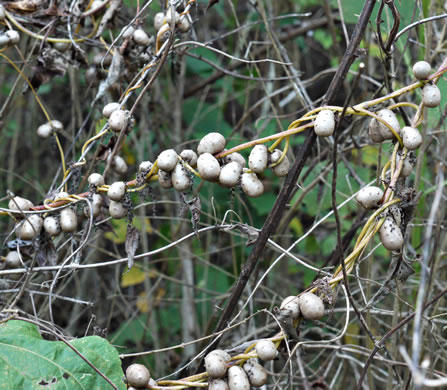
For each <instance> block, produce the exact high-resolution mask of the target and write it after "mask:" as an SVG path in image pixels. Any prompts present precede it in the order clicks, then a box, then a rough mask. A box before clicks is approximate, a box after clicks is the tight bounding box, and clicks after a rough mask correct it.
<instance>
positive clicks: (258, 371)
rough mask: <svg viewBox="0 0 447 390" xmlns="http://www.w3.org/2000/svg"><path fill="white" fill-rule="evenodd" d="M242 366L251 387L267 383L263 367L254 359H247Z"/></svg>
mask: <svg viewBox="0 0 447 390" xmlns="http://www.w3.org/2000/svg"><path fill="white" fill-rule="evenodd" d="M243 368H244V371H245V373H246V374H247V377H248V380H249V381H250V385H252V386H253V387H261V386H264V385H265V384H266V383H267V379H268V377H267V372H266V371H265V369H264V367H262V366H261V365H260V364H259V363H258V362H257V361H255V360H254V359H250V360H247V362H246V363H245V364H244V366H243Z"/></svg>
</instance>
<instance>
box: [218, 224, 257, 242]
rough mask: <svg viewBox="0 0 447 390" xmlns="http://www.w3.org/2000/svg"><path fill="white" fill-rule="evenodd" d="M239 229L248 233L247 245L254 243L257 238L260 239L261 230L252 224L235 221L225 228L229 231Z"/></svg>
mask: <svg viewBox="0 0 447 390" xmlns="http://www.w3.org/2000/svg"><path fill="white" fill-rule="evenodd" d="M234 229H236V230H239V231H240V232H242V233H244V234H246V235H247V237H248V238H247V242H246V243H245V245H246V246H249V245H252V244H254V243H255V242H256V240H257V239H258V236H259V231H258V230H257V229H255V228H254V227H252V226H249V225H247V224H245V223H235V224H233V225H231V226H228V227H226V228H224V229H223V230H224V231H226V232H228V231H230V230H234Z"/></svg>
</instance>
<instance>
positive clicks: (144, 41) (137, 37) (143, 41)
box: [132, 29, 150, 46]
mask: <svg viewBox="0 0 447 390" xmlns="http://www.w3.org/2000/svg"><path fill="white" fill-rule="evenodd" d="M132 38H133V40H134V42H135V43H136V44H137V45H138V46H147V45H149V42H150V39H149V36H148V35H147V34H146V32H145V31H144V30H142V29H138V30H135V31H134V33H133V36H132Z"/></svg>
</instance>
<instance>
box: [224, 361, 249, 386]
mask: <svg viewBox="0 0 447 390" xmlns="http://www.w3.org/2000/svg"><path fill="white" fill-rule="evenodd" d="M228 387H229V389H230V390H250V382H249V380H248V377H247V374H246V373H245V371H244V369H243V368H242V367H239V366H232V367H230V368H229V369H228Z"/></svg>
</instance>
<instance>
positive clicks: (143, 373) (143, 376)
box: [126, 364, 151, 388]
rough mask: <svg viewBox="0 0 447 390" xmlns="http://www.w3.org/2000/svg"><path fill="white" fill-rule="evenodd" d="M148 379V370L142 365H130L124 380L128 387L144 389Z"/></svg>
mask: <svg viewBox="0 0 447 390" xmlns="http://www.w3.org/2000/svg"><path fill="white" fill-rule="evenodd" d="M150 378H151V374H150V372H149V370H148V369H147V367H146V366H144V365H142V364H131V365H130V366H129V367H127V369H126V379H127V383H128V384H129V386H134V387H137V388H146V385H147V383H148V382H149V379H150Z"/></svg>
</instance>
